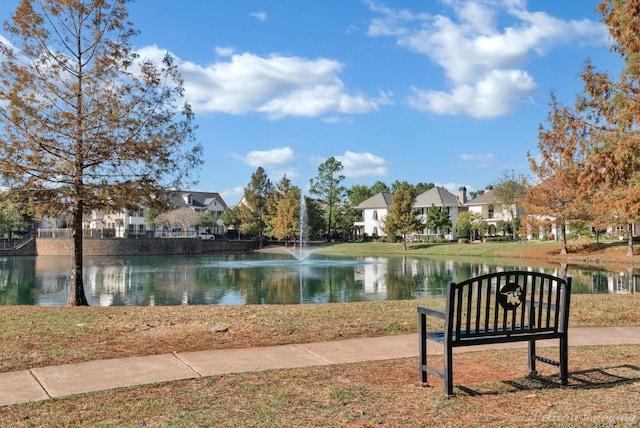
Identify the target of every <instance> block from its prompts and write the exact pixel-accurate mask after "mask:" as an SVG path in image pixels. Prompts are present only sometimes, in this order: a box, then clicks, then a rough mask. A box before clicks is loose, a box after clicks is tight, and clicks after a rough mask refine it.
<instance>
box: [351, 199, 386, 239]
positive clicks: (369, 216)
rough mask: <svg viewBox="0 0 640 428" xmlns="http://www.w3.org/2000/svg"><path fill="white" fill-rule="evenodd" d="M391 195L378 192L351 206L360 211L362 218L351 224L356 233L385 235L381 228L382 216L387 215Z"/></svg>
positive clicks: (359, 234) (360, 234)
mask: <svg viewBox="0 0 640 428" xmlns="http://www.w3.org/2000/svg"><path fill="white" fill-rule="evenodd" d="M392 197H393V195H392V194H391V193H388V192H380V193H378V194H376V195H373V196H372V197H370V198H369V199H366V200H364V201H362V202H360V203H359V204H358V205H357V206H355V207H353V208H354V209H356V210H361V211H362V220H361V221H357V222H355V223H354V224H353V225H354V226H355V229H356V234H357V235H358V236H359V237H362V236H374V237H375V236H386V234H385V233H384V231H383V230H382V225H383V224H384V222H383V221H384V218H385V217H386V216H387V213H388V209H389V207H390V206H391V199H392Z"/></svg>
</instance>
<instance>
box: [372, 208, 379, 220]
mask: <svg viewBox="0 0 640 428" xmlns="http://www.w3.org/2000/svg"><path fill="white" fill-rule="evenodd" d="M372 218H373V219H374V220H378V210H373V216H372Z"/></svg>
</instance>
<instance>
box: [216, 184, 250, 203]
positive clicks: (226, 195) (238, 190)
mask: <svg viewBox="0 0 640 428" xmlns="http://www.w3.org/2000/svg"><path fill="white" fill-rule="evenodd" d="M242 195H244V188H243V187H242V186H236V187H234V188H232V189H226V190H223V191H222V192H220V196H222V199H224V201H225V202H226V203H227V205H235V204H236V203H237V202H232V201H239V200H240V199H241V198H242Z"/></svg>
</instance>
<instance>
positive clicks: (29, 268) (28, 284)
mask: <svg viewBox="0 0 640 428" xmlns="http://www.w3.org/2000/svg"><path fill="white" fill-rule="evenodd" d="M35 283H36V273H35V258H34V257H21V258H16V257H7V258H3V259H1V260H0V304H1V305H33V304H35V303H36V302H35V298H34V293H33V292H32V290H33V287H34V284H35Z"/></svg>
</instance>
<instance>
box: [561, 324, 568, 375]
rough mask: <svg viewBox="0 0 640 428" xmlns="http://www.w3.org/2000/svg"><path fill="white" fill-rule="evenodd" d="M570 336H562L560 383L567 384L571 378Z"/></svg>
mask: <svg viewBox="0 0 640 428" xmlns="http://www.w3.org/2000/svg"><path fill="white" fill-rule="evenodd" d="M568 345H569V344H568V338H567V336H566V335H565V337H561V338H560V385H566V384H567V380H568V378H569V348H568Z"/></svg>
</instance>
